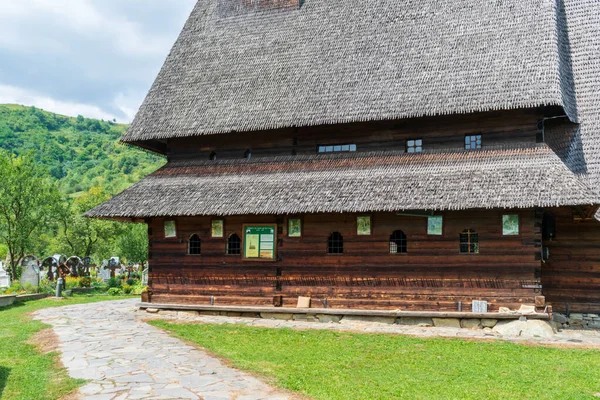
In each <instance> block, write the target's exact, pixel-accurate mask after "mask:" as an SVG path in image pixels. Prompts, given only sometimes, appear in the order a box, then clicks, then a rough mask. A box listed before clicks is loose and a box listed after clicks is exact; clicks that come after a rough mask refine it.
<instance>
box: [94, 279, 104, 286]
mask: <svg viewBox="0 0 600 400" xmlns="http://www.w3.org/2000/svg"><path fill="white" fill-rule="evenodd" d="M92 286H93V287H100V286H104V281H103V280H102V278H94V279H92Z"/></svg>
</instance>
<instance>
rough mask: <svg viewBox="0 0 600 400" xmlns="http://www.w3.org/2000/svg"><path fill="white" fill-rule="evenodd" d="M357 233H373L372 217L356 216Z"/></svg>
mask: <svg viewBox="0 0 600 400" xmlns="http://www.w3.org/2000/svg"><path fill="white" fill-rule="evenodd" d="M356 234H357V235H359V236H369V235H370V234H371V217H370V216H368V215H366V216H361V217H356Z"/></svg>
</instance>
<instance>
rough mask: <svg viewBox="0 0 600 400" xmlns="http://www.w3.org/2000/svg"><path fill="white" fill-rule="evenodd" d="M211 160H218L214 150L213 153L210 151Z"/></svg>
mask: <svg viewBox="0 0 600 400" xmlns="http://www.w3.org/2000/svg"><path fill="white" fill-rule="evenodd" d="M208 159H209V160H211V161H216V160H217V153H215V152H214V151H213V152H212V153H210V156H209V157H208Z"/></svg>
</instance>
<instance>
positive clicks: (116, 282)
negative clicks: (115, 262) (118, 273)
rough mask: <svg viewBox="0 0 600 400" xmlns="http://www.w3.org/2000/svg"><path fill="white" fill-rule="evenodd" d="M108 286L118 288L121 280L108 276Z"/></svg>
mask: <svg viewBox="0 0 600 400" xmlns="http://www.w3.org/2000/svg"><path fill="white" fill-rule="evenodd" d="M108 287H109V288H120V287H121V281H120V280H119V279H117V278H110V279H109V280H108Z"/></svg>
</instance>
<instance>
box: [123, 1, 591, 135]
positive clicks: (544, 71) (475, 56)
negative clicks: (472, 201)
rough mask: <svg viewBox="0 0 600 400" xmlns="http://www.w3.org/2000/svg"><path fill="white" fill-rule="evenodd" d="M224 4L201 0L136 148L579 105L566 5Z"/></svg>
mask: <svg viewBox="0 0 600 400" xmlns="http://www.w3.org/2000/svg"><path fill="white" fill-rule="evenodd" d="M226 1H233V0H200V1H198V3H197V5H196V7H195V9H194V10H193V12H192V14H191V16H190V18H189V20H188V22H187V24H186V25H185V27H184V29H183V31H182V32H181V35H180V37H179V39H178V40H177V42H176V44H175V45H174V47H173V49H172V51H171V53H170V55H169V57H168V59H167V60H166V62H165V64H164V66H163V68H162V70H161V71H160V73H159V75H158V77H157V78H156V81H155V82H154V85H153V86H152V88H151V90H150V92H149V94H148V96H147V98H146V100H145V101H144V103H143V105H142V106H141V108H140V110H139V112H138V114H137V116H136V118H135V120H134V122H133V124H132V126H131V128H130V129H129V130H128V132H127V133H126V134H125V136H124V137H123V140H124V141H125V142H129V143H136V142H141V141H145V140H154V139H165V138H173V137H185V136H195V135H206V134H215V133H228V132H231V131H237V132H245V131H253V130H264V129H271V128H279V127H291V126H310V125H320V124H332V123H342V122H354V121H370V120H384V119H396V118H408V117H416V116H424V115H439V114H453V113H468V112H475V111H488V110H500V109H517V108H529V107H536V106H543V105H558V106H563V107H565V109H568V110H572V109H574V105H573V96H574V91H573V90H572V79H571V78H570V67H569V61H570V60H569V54H568V53H569V48H568V46H567V43H565V41H564V40H563V39H564V38H563V37H562V36H561V35H558V29H557V20H558V12H559V10H558V9H557V5H556V4H557V2H556V1H555V0H527V1H522V0H500V1H489V0H474V1H456V0H406V1H404V0H403V1H398V0H377V1H375V0H304V1H303V2H302V6H301V7H300V8H296V9H289V8H286V9H283V10H269V11H264V12H253V13H248V14H239V15H237V14H236V15H233V16H228V15H223V13H220V12H219V5H220V4H221V3H222V2H226ZM236 1H238V0H236ZM588 1H593V0H588ZM578 2H579V0H576V1H574V3H578ZM596 8H598V7H596ZM559 50H561V51H559ZM563 53H564V54H563ZM571 114H574V112H572V113H571Z"/></svg>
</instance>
